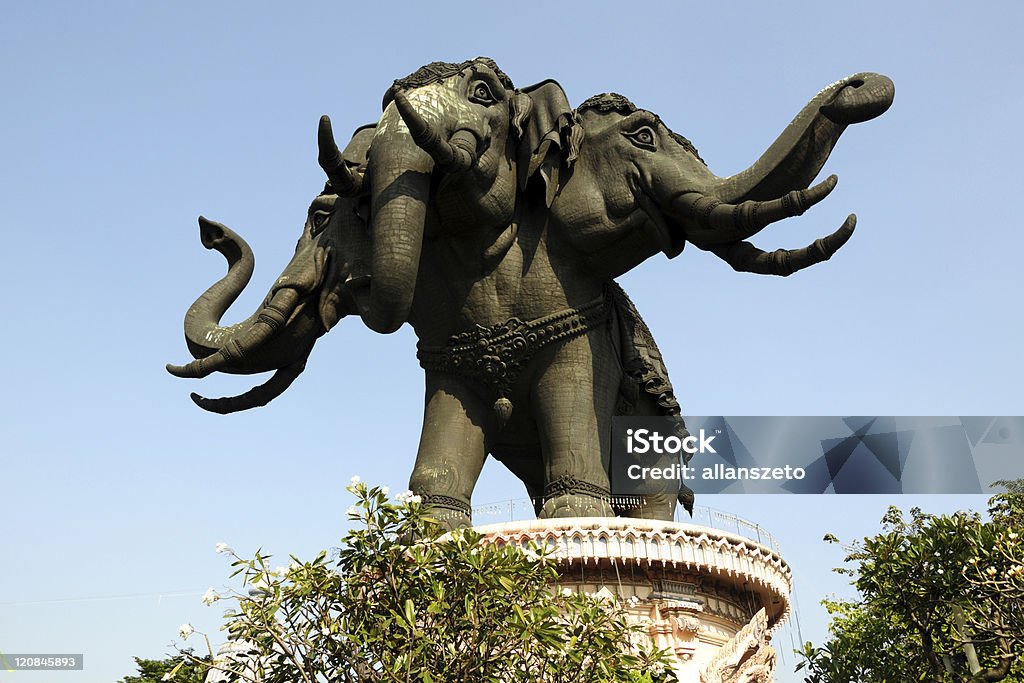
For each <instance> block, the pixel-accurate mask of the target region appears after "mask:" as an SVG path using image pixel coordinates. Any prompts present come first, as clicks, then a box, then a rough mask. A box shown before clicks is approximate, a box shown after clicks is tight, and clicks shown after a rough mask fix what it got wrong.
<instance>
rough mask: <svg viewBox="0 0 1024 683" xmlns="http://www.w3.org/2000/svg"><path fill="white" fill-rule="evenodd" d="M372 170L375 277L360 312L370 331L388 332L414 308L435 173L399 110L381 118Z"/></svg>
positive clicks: (373, 146)
mask: <svg viewBox="0 0 1024 683" xmlns="http://www.w3.org/2000/svg"><path fill="white" fill-rule="evenodd" d="M368 168H369V169H370V171H369V174H370V206H371V207H372V211H373V214H372V216H371V218H370V234H371V236H372V242H373V247H372V248H373V256H372V263H373V266H372V270H371V272H372V273H373V276H372V278H371V281H370V292H369V300H368V303H367V305H366V307H365V310H362V311H360V314H361V316H362V318H363V322H364V323H365V324H366V325H367V327H369V328H370V329H371V330H374V331H375V332H381V333H383V334H388V333H391V332H394V331H395V330H397V329H398V328H399V327H401V326H402V324H403V323H404V322H405V321H406V320H407V319H408V317H409V311H410V309H411V308H412V300H413V294H414V292H415V289H416V276H417V273H418V272H419V262H420V249H421V247H422V246H423V232H424V224H425V221H426V213H427V200H428V198H429V195H430V179H431V174H432V172H433V170H434V160H433V158H431V156H430V155H429V154H428V153H427V152H425V151H424V150H423V149H421V148H420V147H419V146H418V145H417V144H416V142H415V141H414V140H413V138H412V135H410V133H409V130H408V128H407V126H406V125H405V124H404V123H403V121H402V119H401V117H400V115H399V113H398V112H397V110H396V109H395V107H394V106H389V107H388V108H387V109H386V110H385V112H384V115H383V116H382V117H381V122H380V124H379V125H378V127H377V132H376V134H375V136H374V139H373V143H372V144H371V145H370V151H369V163H368Z"/></svg>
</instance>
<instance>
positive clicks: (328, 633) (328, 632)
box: [320, 626, 331, 636]
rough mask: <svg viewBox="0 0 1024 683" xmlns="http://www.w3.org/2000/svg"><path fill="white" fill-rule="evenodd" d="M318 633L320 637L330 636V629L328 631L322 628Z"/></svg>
mask: <svg viewBox="0 0 1024 683" xmlns="http://www.w3.org/2000/svg"><path fill="white" fill-rule="evenodd" d="M320 633H321V634H322V635H325V636H329V635H331V629H329V628H327V627H326V626H324V627H323V628H322V629H320Z"/></svg>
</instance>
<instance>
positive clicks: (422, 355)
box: [416, 296, 612, 425]
mask: <svg viewBox="0 0 1024 683" xmlns="http://www.w3.org/2000/svg"><path fill="white" fill-rule="evenodd" d="M611 308H612V307H611V304H610V302H609V301H608V299H607V297H605V296H601V297H600V298H598V299H596V300H594V301H591V302H590V303H589V304H586V305H584V306H580V307H579V308H570V309H566V310H564V311H560V312H558V313H552V314H551V315H546V316H544V317H542V318H537V319H535V320H529V321H526V322H523V321H522V320H520V319H519V318H509V319H508V320H506V321H505V322H503V323H498V324H497V325H492V326H491V327H483V326H481V325H477V328H476V329H475V330H472V331H470V332H463V333H461V334H457V335H454V336H452V337H451V338H449V339H448V343H447V344H445V345H444V346H423V345H422V344H420V345H418V346H417V351H416V357H417V358H419V361H420V367H422V368H423V369H424V370H432V371H435V372H443V373H447V374H450V375H457V376H459V377H466V378H468V379H472V380H474V381H476V382H478V383H479V384H482V385H484V386H486V387H489V388H491V389H493V390H494V391H495V392H496V393H497V394H498V400H497V401H495V402H494V412H495V413H497V415H498V419H499V420H500V421H501V424H502V425H504V424H505V423H506V422H507V421H508V418H509V417H510V416H511V415H512V401H511V400H509V395H510V394H511V393H512V386H513V385H514V384H515V381H516V379H518V377H519V375H520V374H521V373H522V371H523V369H524V368H525V367H526V365H527V363H529V361H530V359H531V358H533V356H534V355H536V353H537V352H538V351H540V350H541V349H543V348H544V347H545V346H549V345H551V344H556V343H561V342H564V341H568V340H569V339H572V338H574V337H579V336H582V335H584V334H586V333H587V332H589V331H590V330H592V329H595V328H597V327H599V326H601V325H603V324H604V323H606V322H607V321H608V316H609V313H610V312H611Z"/></svg>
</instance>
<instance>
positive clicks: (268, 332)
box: [167, 288, 299, 379]
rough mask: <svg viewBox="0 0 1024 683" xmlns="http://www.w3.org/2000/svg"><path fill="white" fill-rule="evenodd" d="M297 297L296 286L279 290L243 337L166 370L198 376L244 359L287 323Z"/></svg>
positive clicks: (190, 376)
mask: <svg viewBox="0 0 1024 683" xmlns="http://www.w3.org/2000/svg"><path fill="white" fill-rule="evenodd" d="M298 299H299V293H298V292H297V291H295V290H294V289H291V288H285V289H280V290H278V291H277V293H276V294H274V297H273V299H271V301H270V303H268V304H267V305H265V306H264V307H263V310H261V311H260V312H259V314H258V315H257V316H256V320H255V322H253V324H252V326H251V327H250V328H249V329H248V330H247V331H246V332H245V334H244V335H242V336H241V338H234V339H231V340H230V341H229V342H228V343H227V344H225V345H224V346H223V347H221V348H220V349H219V350H218V351H216V352H215V353H212V354H210V355H209V356H206V357H205V358H199V359H197V360H194V361H192V362H191V363H188V364H186V365H171V364H168V365H167V372H169V373H171V374H172V375H174V376H175V377H184V378H191V379H198V378H201V377H206V376H207V375H209V374H211V373H213V372H216V371H217V370H220V369H221V368H225V367H228V366H230V365H232V364H233V363H235V362H237V361H239V360H241V359H243V358H245V354H246V353H248V352H249V351H251V350H252V349H254V348H256V347H258V346H259V345H260V344H262V343H263V342H265V341H266V340H267V339H268V338H270V337H271V336H272V335H273V334H274V333H275V332H277V330H279V329H281V328H282V327H283V326H284V324H285V322H287V320H288V318H289V317H290V316H291V314H292V311H294V310H295V305H296V303H297V302H298Z"/></svg>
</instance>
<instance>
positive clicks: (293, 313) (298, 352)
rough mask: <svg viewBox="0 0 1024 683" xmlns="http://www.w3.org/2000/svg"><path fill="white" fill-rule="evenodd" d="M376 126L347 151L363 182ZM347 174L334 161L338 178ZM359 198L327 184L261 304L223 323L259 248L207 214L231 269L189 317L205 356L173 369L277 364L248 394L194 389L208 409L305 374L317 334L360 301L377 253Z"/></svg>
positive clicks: (252, 368) (252, 399)
mask: <svg viewBox="0 0 1024 683" xmlns="http://www.w3.org/2000/svg"><path fill="white" fill-rule="evenodd" d="M372 134H373V126H364V127H363V128H360V129H359V130H357V131H356V133H355V135H354V136H353V138H352V142H350V143H349V145H348V146H347V147H346V149H345V152H344V153H339V159H340V162H341V163H342V165H343V166H342V167H343V168H345V169H346V171H347V172H348V174H349V177H351V178H353V179H354V182H356V183H357V182H358V180H359V178H360V177H361V175H360V174H361V172H362V171H363V170H364V169H365V161H366V149H367V147H368V144H369V139H370V137H372ZM340 173H341V171H338V170H337V169H335V176H338V174H340ZM332 180H336V177H335V178H333V179H332ZM347 189H350V188H347ZM353 194H355V193H353ZM358 204H359V198H358V197H352V198H350V197H339V195H338V194H336V193H335V189H334V188H333V187H332V186H331V185H330V184H328V186H327V188H325V190H324V192H323V193H322V194H320V195H319V196H317V197H316V198H315V199H314V200H313V202H312V204H311V205H310V207H309V210H308V212H307V217H306V221H305V224H304V226H303V231H302V235H301V237H299V240H298V243H297V244H296V246H295V254H294V256H293V257H292V259H291V261H290V262H289V263H288V265H287V266H286V267H285V269H284V270H283V271H282V273H281V275H280V276H279V277H278V278H277V280H276V281H275V282H274V285H273V287H271V289H270V292H269V293H268V294H267V296H266V298H265V299H264V301H263V304H262V305H261V307H260V309H259V310H258V311H257V312H256V313H254V314H253V315H251V316H249V317H248V318H247V319H245V320H243V321H242V322H239V323H236V324H234V325H221V324H220V319H221V317H222V316H223V315H224V313H225V312H226V311H227V309H228V307H230V306H231V304H232V303H233V302H234V301H235V299H237V298H238V296H239V294H241V292H242V290H243V289H244V288H245V286H246V285H247V284H248V282H249V278H250V276H251V275H252V270H253V265H254V259H253V254H252V250H251V249H250V248H249V245H248V244H246V242H245V240H243V239H242V238H241V237H240V236H239V235H238V234H236V233H235V232H233V231H232V230H230V229H229V228H227V227H226V226H224V225H221V224H220V223H215V222H213V221H210V220H207V219H205V218H202V217H200V219H199V227H200V239H201V241H202V243H203V246H205V247H206V248H207V249H215V250H217V251H219V252H220V253H221V254H222V255H223V256H224V257H225V259H226V260H227V263H228V272H227V274H226V275H225V276H224V277H223V278H221V279H220V280H219V281H217V282H216V283H214V284H213V285H212V286H210V288H209V289H207V290H206V291H205V292H204V293H203V294H202V295H200V297H199V298H198V299H196V301H195V302H194V303H193V304H192V306H191V307H190V308H189V310H188V312H187V313H186V315H185V340H186V342H187V344H188V348H189V351H190V352H191V353H192V355H193V356H194V357H195V359H196V360H194V361H192V362H190V363H187V364H186V365H182V366H178V365H168V366H167V370H168V372H170V373H171V374H173V375H175V376H177V377H189V378H200V377H206V376H207V375H209V374H211V373H213V372H217V371H219V372H226V373H233V374H246V375H247V374H254V373H259V372H266V371H270V370H275V371H276V372H275V374H274V376H273V377H272V378H271V379H270V380H269V381H268V382H266V383H265V384H262V385H260V386H258V387H255V388H254V389H252V390H250V391H248V392H246V393H245V394H242V395H241V396H235V397H230V398H221V399H208V398H204V397H202V396H199V395H197V394H192V400H193V401H195V402H196V404H198V405H199V406H200V407H201V408H204V409H205V410H210V411H212V412H218V413H230V412H235V411H239V410H246V409H249V408H253V407H257V406H262V405H266V404H267V403H268V402H269V401H270V400H272V399H273V398H275V397H276V396H278V395H280V394H281V392H283V391H284V390H285V389H287V388H288V386H289V385H290V384H291V382H292V381H293V380H294V379H295V378H296V377H297V376H298V375H299V374H300V373H301V372H302V370H303V369H304V368H305V364H306V359H307V358H308V356H309V353H310V351H311V350H312V348H313V345H314V343H315V342H316V340H317V339H318V338H319V337H320V336H321V335H323V334H324V333H325V332H327V331H328V330H330V329H331V328H332V327H333V326H334V325H335V324H336V323H337V322H338V320H339V319H341V318H342V317H344V316H345V315H348V314H350V313H353V312H355V311H356V310H357V309H358V306H359V302H360V301H361V300H363V299H364V298H365V290H366V288H367V285H368V281H369V251H370V248H369V236H368V234H367V231H366V225H365V221H364V220H363V219H362V218H361V217H360V213H359V211H358V209H359V206H358Z"/></svg>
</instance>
